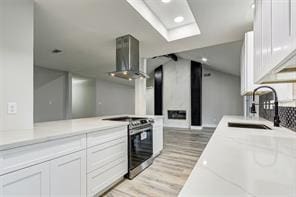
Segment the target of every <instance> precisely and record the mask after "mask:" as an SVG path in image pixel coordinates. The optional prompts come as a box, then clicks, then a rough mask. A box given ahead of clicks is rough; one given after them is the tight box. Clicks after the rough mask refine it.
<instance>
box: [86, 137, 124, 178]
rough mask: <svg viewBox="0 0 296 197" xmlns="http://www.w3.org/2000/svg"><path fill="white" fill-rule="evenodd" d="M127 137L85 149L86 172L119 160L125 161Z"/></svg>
mask: <svg viewBox="0 0 296 197" xmlns="http://www.w3.org/2000/svg"><path fill="white" fill-rule="evenodd" d="M127 148H128V147H127V136H125V137H121V138H119V139H115V140H112V141H109V142H105V143H103V144H100V145H97V146H93V147H91V148H89V149H87V161H88V162H87V172H91V171H93V170H96V169H98V168H102V167H103V166H105V165H107V164H109V163H111V162H113V161H115V160H120V159H127Z"/></svg>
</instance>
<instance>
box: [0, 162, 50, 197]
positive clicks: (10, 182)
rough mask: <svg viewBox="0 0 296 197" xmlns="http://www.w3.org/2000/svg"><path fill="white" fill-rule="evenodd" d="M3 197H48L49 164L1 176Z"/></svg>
mask: <svg viewBox="0 0 296 197" xmlns="http://www.w3.org/2000/svg"><path fill="white" fill-rule="evenodd" d="M0 184H1V185H0V194H1V195H0V196H1V197H20V196H21V197H45V196H46V197H48V196H49V194H50V172H49V163H48V162H45V163H42V164H38V165H34V166H31V167H28V168H24V169H21V170H18V171H15V172H11V173H8V174H5V175H3V176H0Z"/></svg>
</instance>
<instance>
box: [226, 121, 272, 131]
mask: <svg viewBox="0 0 296 197" xmlns="http://www.w3.org/2000/svg"><path fill="white" fill-rule="evenodd" d="M228 127H238V128H246V129H267V130H271V128H270V127H268V126H266V125H264V124H249V123H237V122H228Z"/></svg>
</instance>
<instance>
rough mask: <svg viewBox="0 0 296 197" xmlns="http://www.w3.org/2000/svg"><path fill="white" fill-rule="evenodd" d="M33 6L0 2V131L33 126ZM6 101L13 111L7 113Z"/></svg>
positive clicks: (15, 1) (25, 0)
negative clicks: (15, 109) (12, 104)
mask: <svg viewBox="0 0 296 197" xmlns="http://www.w3.org/2000/svg"><path fill="white" fill-rule="evenodd" d="M33 6H34V2H33V0H22V1H19V0H1V1H0V130H14V129H31V128H32V127H33V22H34V21H33V20H34V15H33ZM9 102H12V103H16V104H17V113H16V114H13V115H11V114H8V113H7V104H8V103H9Z"/></svg>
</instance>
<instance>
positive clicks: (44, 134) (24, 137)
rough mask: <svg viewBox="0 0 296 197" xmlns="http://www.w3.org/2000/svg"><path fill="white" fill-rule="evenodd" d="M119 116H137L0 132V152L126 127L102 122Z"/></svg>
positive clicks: (53, 122) (81, 120)
mask: <svg viewBox="0 0 296 197" xmlns="http://www.w3.org/2000/svg"><path fill="white" fill-rule="evenodd" d="M119 116H137V115H126V114H124V115H114V116H98V117H91V118H81V119H72V120H60V121H50V122H40V123H35V124H34V128H33V129H27V130H25V129H23V130H7V131H0V151H3V150H7V149H11V148H15V147H20V146H25V145H30V144H35V143H42V142H47V141H50V140H55V139H59V138H65V137H71V136H75V135H80V134H86V133H89V132H95V131H100V130H104V129H109V128H115V127H122V126H127V125H128V123H127V122H118V121H107V120H106V121H105V120H103V119H104V118H111V117H119ZM137 117H147V118H161V117H162V116H149V115H140V116H137Z"/></svg>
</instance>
